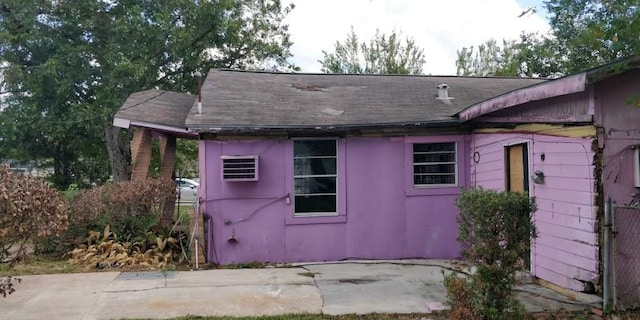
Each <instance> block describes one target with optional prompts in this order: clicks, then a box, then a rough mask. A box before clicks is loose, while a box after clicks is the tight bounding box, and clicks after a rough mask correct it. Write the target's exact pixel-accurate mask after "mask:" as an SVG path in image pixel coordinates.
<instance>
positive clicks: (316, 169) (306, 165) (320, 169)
mask: <svg viewBox="0 0 640 320" xmlns="http://www.w3.org/2000/svg"><path fill="white" fill-rule="evenodd" d="M293 174H294V175H296V176H310V175H323V174H336V158H302V159H295V160H294V171H293Z"/></svg>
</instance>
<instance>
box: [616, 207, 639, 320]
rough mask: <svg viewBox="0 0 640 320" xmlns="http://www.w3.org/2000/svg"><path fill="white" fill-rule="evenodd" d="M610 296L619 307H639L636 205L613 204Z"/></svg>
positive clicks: (637, 217) (637, 216)
mask: <svg viewBox="0 0 640 320" xmlns="http://www.w3.org/2000/svg"><path fill="white" fill-rule="evenodd" d="M613 213H614V215H613V218H614V219H613V220H614V221H613V223H614V224H613V235H614V237H613V239H614V240H613V245H614V248H613V252H614V265H615V271H614V272H615V280H614V283H615V288H614V290H615V291H614V297H616V298H617V303H618V305H619V306H621V307H623V308H626V309H630V308H638V307H640V207H623V206H614V211H613Z"/></svg>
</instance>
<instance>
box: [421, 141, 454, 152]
mask: <svg viewBox="0 0 640 320" xmlns="http://www.w3.org/2000/svg"><path fill="white" fill-rule="evenodd" d="M441 151H456V144H455V142H447V143H416V144H414V145H413V152H441Z"/></svg>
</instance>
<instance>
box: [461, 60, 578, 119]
mask: <svg viewBox="0 0 640 320" xmlns="http://www.w3.org/2000/svg"><path fill="white" fill-rule="evenodd" d="M586 78H587V73H586V72H581V73H578V74H574V75H571V76H567V77H564V78H560V79H557V80H552V81H548V82H543V83H540V84H535V85H532V86H529V87H525V88H522V89H518V90H514V91H511V92H508V93H505V94H503V95H500V96H497V97H495V98H491V99H488V100H485V101H482V102H480V103H476V104H474V105H471V106H469V107H468V108H466V109H464V110H462V111H460V112H459V113H458V118H459V119H460V121H461V122H465V121H469V120H471V119H474V118H477V117H480V116H483V115H486V114H489V113H492V112H496V111H499V110H503V109H506V108H510V107H513V106H516V105H520V104H524V103H527V102H531V101H536V100H542V99H548V98H552V97H557V96H562V95H567V94H572V93H577V92H582V91H584V90H585V89H586V87H587V82H586Z"/></svg>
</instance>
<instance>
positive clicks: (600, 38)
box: [545, 0, 640, 73]
mask: <svg viewBox="0 0 640 320" xmlns="http://www.w3.org/2000/svg"><path fill="white" fill-rule="evenodd" d="M545 6H546V8H547V10H548V11H549V23H550V25H551V30H552V31H551V33H552V35H553V37H554V38H555V41H556V43H557V45H558V46H559V47H561V48H563V54H562V61H561V62H563V63H562V70H560V71H562V72H564V73H573V72H578V71H580V70H584V69H588V68H591V67H595V66H598V65H602V64H605V63H608V62H611V61H613V60H616V59H619V58H622V57H627V56H631V55H634V54H640V38H639V37H638V34H640V1H638V0H617V1H604V0H580V1H575V0H548V1H545Z"/></svg>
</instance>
